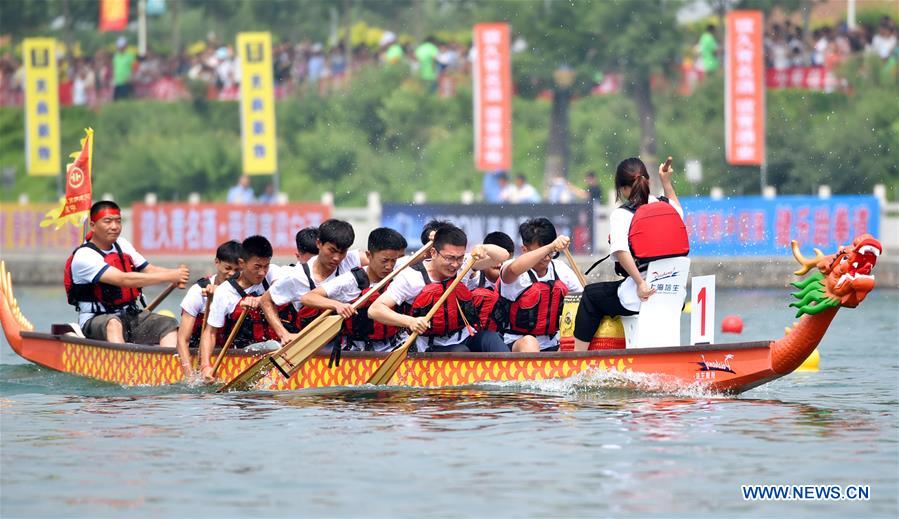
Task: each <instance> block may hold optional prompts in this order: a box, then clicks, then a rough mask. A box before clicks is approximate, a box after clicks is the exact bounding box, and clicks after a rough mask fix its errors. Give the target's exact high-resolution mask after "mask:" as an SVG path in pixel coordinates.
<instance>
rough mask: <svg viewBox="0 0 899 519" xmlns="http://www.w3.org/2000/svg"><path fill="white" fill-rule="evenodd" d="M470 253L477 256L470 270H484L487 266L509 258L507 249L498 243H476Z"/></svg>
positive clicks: (500, 263)
mask: <svg viewBox="0 0 899 519" xmlns="http://www.w3.org/2000/svg"><path fill="white" fill-rule="evenodd" d="M471 254H472V255H473V256H477V257H478V258H480V259H478V260H477V261H476V262H475V264H474V266H473V267H471V270H485V269H488V268H492V267H496V266H497V265H502V263H503V262H504V261H506V260H507V259H509V251H507V250H506V249H504V248H502V247H500V246H499V245H491V244H481V245H476V246H475V247H474V249H472V251H471Z"/></svg>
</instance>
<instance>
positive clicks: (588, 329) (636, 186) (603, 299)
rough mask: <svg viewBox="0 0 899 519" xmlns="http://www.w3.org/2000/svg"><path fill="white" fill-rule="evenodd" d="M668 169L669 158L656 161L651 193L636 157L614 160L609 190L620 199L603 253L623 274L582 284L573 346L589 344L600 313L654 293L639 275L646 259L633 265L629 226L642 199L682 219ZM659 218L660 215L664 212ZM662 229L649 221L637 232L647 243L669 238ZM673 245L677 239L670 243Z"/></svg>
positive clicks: (635, 307) (630, 307) (634, 308)
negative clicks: (656, 188) (657, 186)
mask: <svg viewBox="0 0 899 519" xmlns="http://www.w3.org/2000/svg"><path fill="white" fill-rule="evenodd" d="M673 174H674V170H673V169H672V168H671V158H670V157H669V158H668V161H667V162H665V163H664V164H660V165H659V177H661V179H662V189H663V191H664V196H662V197H659V198H656V197H654V196H652V195H650V194H649V172H647V171H646V165H645V164H643V161H642V160H640V159H638V158H636V157H632V158H629V159H625V160H623V161H621V163H620V164H618V168H617V170H616V171H615V192H616V194H617V198H618V200H622V201H624V202H625V203H624V204H622V205H621V206H619V207H617V208H616V209H615V210H613V211H612V214H611V215H610V216H609V225H610V234H609V253H610V255H611V256H612V257H613V258H614V259H615V272H617V273H618V274H620V275H622V276H626V277H625V279H623V280H620V281H607V282H603V283H593V284H590V285H587V286H586V287H585V288H584V295H583V297H582V298H581V303H580V306H579V307H578V311H577V316H576V318H575V321H574V349H575V350H577V351H584V350H586V349H587V348H588V347H589V346H590V341H591V340H592V339H593V335H594V334H595V333H596V329H597V328H598V327H599V323H600V321H602V318H603V317H605V316H615V315H634V314H636V313H637V312H639V311H640V303H641V302H642V301H646V300H647V299H649V298H650V296H652V294H653V293H654V292H655V289H653V288H652V287H650V286H649V284H648V283H647V282H646V279H644V278H645V276H646V266H647V264H648V261H639V264H638V260H637V259H635V258H634V256H633V255H632V250H633V243H632V238H633V236H632V232H631V231H632V229H631V227H632V224H633V223H634V222H635V219H634V216H635V213H637V210H638V209H640V207H642V206H644V205H646V204H652V203H656V202H663V203H665V202H667V203H668V204H670V206H671V207H673V208H674V209H675V211H676V212H677V215H678V216H679V217H680V218H681V219H683V217H684V211H683V209H681V206H680V202H678V200H677V193H675V192H674V186H673V185H672V184H671V176H672V175H673ZM641 213H643V211H641ZM671 213H672V214H673V212H671ZM662 217H663V218H664V215H662ZM672 217H673V216H672ZM681 225H682V224H681ZM666 234H667V231H666V226H664V225H662V226H657V225H655V224H654V225H653V226H651V227H649V228H648V229H647V233H645V234H643V235H641V238H642V239H643V240H646V241H648V242H665V241H666V240H668V239H669V236H666ZM679 245H680V244H677V245H676V246H675V248H677V246H679ZM663 248H664V247H663ZM672 255H677V254H672Z"/></svg>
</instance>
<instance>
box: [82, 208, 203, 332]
mask: <svg viewBox="0 0 899 519" xmlns="http://www.w3.org/2000/svg"><path fill="white" fill-rule="evenodd" d="M121 233H122V211H121V209H120V208H119V206H118V205H117V204H116V203H115V202H112V201H109V200H102V201H100V202H97V203H95V204H94V205H93V206H91V211H90V232H89V233H88V234H87V236H86V240H87V241H86V242H85V243H83V244H82V245H81V246H80V247H78V248H77V249H75V250H74V251H73V252H72V255H71V256H69V259H68V260H67V261H66V266H65V270H64V278H65V279H64V284H65V289H66V296H67V298H68V301H69V304H71V305H74V306H75V308H76V309H77V310H78V324H79V325H80V326H81V329H82V332H83V333H84V336H85V337H87V338H89V339H98V340H103V341H109V342H115V343H124V342H131V343H136V344H153V345H155V344H158V345H160V346H164V347H167V348H174V347H175V345H176V342H177V340H176V339H177V330H178V321H176V320H175V319H174V318H172V317H166V316H163V315H159V314H155V313H152V312H143V311H141V309H140V308H139V307H138V306H137V302H138V300H142V299H143V296H142V292H141V288H143V287H147V286H150V285H156V284H160V283H172V284H175V285H177V286H178V287H179V288H184V286H185V285H186V284H187V282H188V279H189V276H190V271H189V270H188V268H187V267H186V266H184V265H182V266H180V267H178V268H176V269H167V268H162V267H157V266H155V265H150V263H149V262H148V261H147V260H146V259H145V258H144V257H143V256H142V255H141V254H140V253H139V252H137V250H136V249H135V248H134V246H133V245H131V243H130V242H129V241H128V240H126V239H125V238H123V237H121Z"/></svg>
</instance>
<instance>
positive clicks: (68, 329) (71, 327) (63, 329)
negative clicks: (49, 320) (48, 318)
mask: <svg viewBox="0 0 899 519" xmlns="http://www.w3.org/2000/svg"><path fill="white" fill-rule="evenodd" d="M50 333H51V334H53V335H71V336H74V337H78V338H80V339H84V338H85V337H84V332H83V331H81V326H78V323H64V324H51V325H50Z"/></svg>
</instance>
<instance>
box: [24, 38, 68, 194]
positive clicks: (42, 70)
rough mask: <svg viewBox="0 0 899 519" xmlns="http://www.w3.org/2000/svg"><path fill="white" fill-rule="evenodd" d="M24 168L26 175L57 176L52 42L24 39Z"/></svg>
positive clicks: (56, 102)
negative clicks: (26, 171)
mask: <svg viewBox="0 0 899 519" xmlns="http://www.w3.org/2000/svg"><path fill="white" fill-rule="evenodd" d="M22 58H23V59H24V60H25V164H26V169H27V170H28V174H29V175H45V176H52V175H58V174H59V172H60V170H61V168H60V165H61V157H60V152H59V80H58V76H57V70H56V40H55V39H53V38H25V41H24V43H23V45H22Z"/></svg>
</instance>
